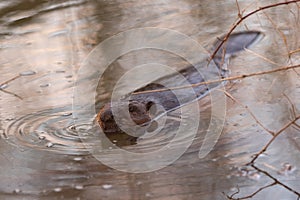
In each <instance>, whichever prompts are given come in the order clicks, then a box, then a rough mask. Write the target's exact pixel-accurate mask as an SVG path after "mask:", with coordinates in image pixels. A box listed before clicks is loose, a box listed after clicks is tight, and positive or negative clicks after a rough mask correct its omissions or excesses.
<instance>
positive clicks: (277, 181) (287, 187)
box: [251, 164, 300, 197]
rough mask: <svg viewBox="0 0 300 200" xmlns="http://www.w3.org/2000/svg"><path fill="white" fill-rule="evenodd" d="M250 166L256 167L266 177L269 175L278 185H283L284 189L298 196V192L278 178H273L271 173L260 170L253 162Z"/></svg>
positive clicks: (299, 194) (299, 195)
mask: <svg viewBox="0 0 300 200" xmlns="http://www.w3.org/2000/svg"><path fill="white" fill-rule="evenodd" d="M251 167H253V168H254V169H256V170H257V171H259V172H261V173H263V174H265V175H266V176H268V177H269V178H270V179H272V180H273V181H274V182H275V183H276V184H278V185H280V186H282V187H284V188H285V189H287V190H289V191H291V192H293V193H294V194H296V195H297V196H298V197H300V193H299V192H297V191H296V190H294V189H292V188H290V187H289V186H287V185H285V184H284V183H282V182H280V181H279V180H278V179H276V178H274V177H273V176H272V175H271V174H269V173H268V172H266V171H264V170H262V169H260V168H258V167H256V166H255V165H254V164H252V165H251Z"/></svg>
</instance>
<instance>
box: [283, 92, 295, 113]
mask: <svg viewBox="0 0 300 200" xmlns="http://www.w3.org/2000/svg"><path fill="white" fill-rule="evenodd" d="M283 96H285V98H286V99H287V100H288V102H289V104H290V106H291V108H292V113H293V118H295V117H296V108H295V105H294V104H293V102H292V100H291V99H290V98H289V97H288V96H287V95H286V94H285V93H283Z"/></svg>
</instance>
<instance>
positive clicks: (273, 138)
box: [247, 116, 300, 165]
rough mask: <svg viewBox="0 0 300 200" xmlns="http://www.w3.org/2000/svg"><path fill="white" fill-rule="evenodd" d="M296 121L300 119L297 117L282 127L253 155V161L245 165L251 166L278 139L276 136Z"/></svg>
mask: <svg viewBox="0 0 300 200" xmlns="http://www.w3.org/2000/svg"><path fill="white" fill-rule="evenodd" d="M298 119H300V116H297V117H296V118H295V119H294V120H292V121H290V122H289V123H287V124H286V125H284V126H283V127H282V128H281V129H280V130H279V131H278V132H276V133H275V134H274V136H273V137H272V139H271V140H270V141H269V142H268V143H267V144H266V145H265V146H264V147H263V148H262V149H261V150H260V151H259V152H258V153H257V154H255V156H254V157H253V159H252V160H251V161H250V162H249V163H248V164H247V165H253V163H254V162H255V160H256V159H257V158H258V157H259V156H260V155H261V154H263V153H264V152H265V151H266V150H267V149H268V148H269V146H270V145H271V144H272V143H273V141H274V140H275V139H276V138H277V137H278V135H280V134H281V133H282V132H283V131H284V130H286V129H287V128H288V127H289V126H291V125H292V124H295V122H296V121H297V120H298Z"/></svg>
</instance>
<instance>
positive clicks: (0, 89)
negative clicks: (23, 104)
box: [0, 75, 23, 100]
mask: <svg viewBox="0 0 300 200" xmlns="http://www.w3.org/2000/svg"><path fill="white" fill-rule="evenodd" d="M20 77H21V75H17V76H15V77H13V78H11V79H8V80H7V81H4V82H3V83H1V84H0V91H2V92H4V93H7V94H10V95H12V96H14V97H17V98H18V99H21V100H23V98H22V97H21V96H19V95H17V94H15V93H13V92H9V91H7V90H4V89H3V88H2V87H3V86H4V85H6V84H8V83H10V82H12V81H14V80H16V79H18V78H20Z"/></svg>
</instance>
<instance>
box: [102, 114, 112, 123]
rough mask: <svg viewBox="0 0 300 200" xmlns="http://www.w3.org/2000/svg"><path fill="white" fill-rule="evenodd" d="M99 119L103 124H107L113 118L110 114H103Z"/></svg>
mask: <svg viewBox="0 0 300 200" xmlns="http://www.w3.org/2000/svg"><path fill="white" fill-rule="evenodd" d="M101 118H102V120H103V121H104V122H108V121H110V120H113V119H114V116H113V115H112V114H104V115H103V116H102V117H101Z"/></svg>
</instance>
